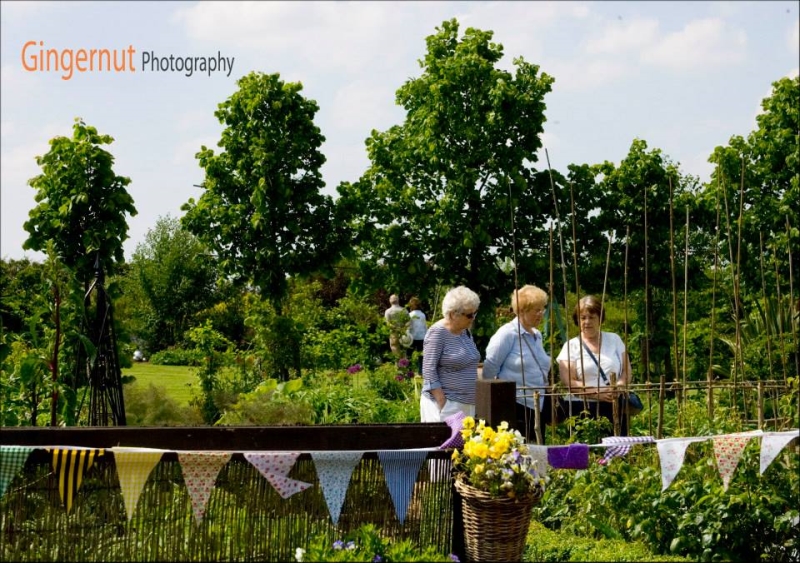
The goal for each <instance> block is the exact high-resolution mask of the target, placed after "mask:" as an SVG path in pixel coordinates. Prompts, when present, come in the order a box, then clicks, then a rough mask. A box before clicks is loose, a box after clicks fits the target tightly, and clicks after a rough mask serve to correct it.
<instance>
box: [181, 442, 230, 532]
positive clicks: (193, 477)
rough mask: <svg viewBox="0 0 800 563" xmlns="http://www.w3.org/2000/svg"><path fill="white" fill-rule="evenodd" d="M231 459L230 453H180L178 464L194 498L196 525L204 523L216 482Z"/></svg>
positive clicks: (193, 508) (193, 509)
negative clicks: (207, 506) (207, 505)
mask: <svg viewBox="0 0 800 563" xmlns="http://www.w3.org/2000/svg"><path fill="white" fill-rule="evenodd" d="M230 458H231V453H230V452H178V462H179V463H180V465H181V470H182V471H183V480H184V481H185V482H186V488H187V489H189V496H190V497H191V498H192V512H193V513H194V517H195V522H196V523H198V524H199V523H200V522H202V521H203V517H204V516H205V515H206V504H207V503H208V499H209V497H210V496H211V491H212V490H213V489H214V481H216V480H217V475H218V474H219V472H220V470H221V469H222V468H223V466H224V465H225V464H226V463H228V460H229V459H230Z"/></svg>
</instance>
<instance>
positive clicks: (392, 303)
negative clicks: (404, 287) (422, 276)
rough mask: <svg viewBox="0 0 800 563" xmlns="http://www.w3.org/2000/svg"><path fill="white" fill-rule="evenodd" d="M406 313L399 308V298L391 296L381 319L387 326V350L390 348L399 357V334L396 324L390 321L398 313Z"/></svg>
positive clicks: (394, 295)
mask: <svg viewBox="0 0 800 563" xmlns="http://www.w3.org/2000/svg"><path fill="white" fill-rule="evenodd" d="M401 311H402V312H403V313H407V311H406V310H405V309H404V308H403V307H401V306H400V298H399V297H398V296H397V295H396V294H394V293H393V294H391V295H390V296H389V308H388V309H386V311H384V312H383V317H384V318H385V319H386V323H387V324H388V325H389V330H390V332H389V348H391V350H392V353H394V354H397V355H399V354H400V352H401V348H400V334H399V333H398V331H397V328H396V326H395V325H396V324H397V323H394V322H393V321H392V318H393V317H394V316H395V315H396V314H397V313H400V312H401Z"/></svg>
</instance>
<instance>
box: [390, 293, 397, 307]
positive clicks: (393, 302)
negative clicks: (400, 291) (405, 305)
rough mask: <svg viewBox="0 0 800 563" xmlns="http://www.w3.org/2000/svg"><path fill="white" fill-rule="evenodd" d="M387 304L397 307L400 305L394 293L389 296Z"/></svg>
mask: <svg viewBox="0 0 800 563" xmlns="http://www.w3.org/2000/svg"><path fill="white" fill-rule="evenodd" d="M389 304H391V305H399V304H400V298H399V297H398V296H397V295H395V294H394V293H392V294H391V295H390V296H389Z"/></svg>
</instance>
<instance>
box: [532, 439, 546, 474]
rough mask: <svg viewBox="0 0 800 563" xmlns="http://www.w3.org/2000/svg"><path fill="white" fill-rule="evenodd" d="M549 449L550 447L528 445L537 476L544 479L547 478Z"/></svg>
mask: <svg viewBox="0 0 800 563" xmlns="http://www.w3.org/2000/svg"><path fill="white" fill-rule="evenodd" d="M547 449H548V446H538V445H536V446H532V445H528V456H529V457H530V458H531V459H532V460H533V462H534V464H535V467H536V475H537V476H538V477H541V478H542V479H544V478H545V477H547V468H548V467H549V464H548V463H547Z"/></svg>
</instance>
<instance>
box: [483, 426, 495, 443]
mask: <svg viewBox="0 0 800 563" xmlns="http://www.w3.org/2000/svg"><path fill="white" fill-rule="evenodd" d="M494 437H495V431H494V429H493V428H492V427H491V426H489V427H487V428H484V429H483V431H482V432H481V438H483V439H484V440H486V441H487V442H488V441H491V440H492V439H493V438H494Z"/></svg>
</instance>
